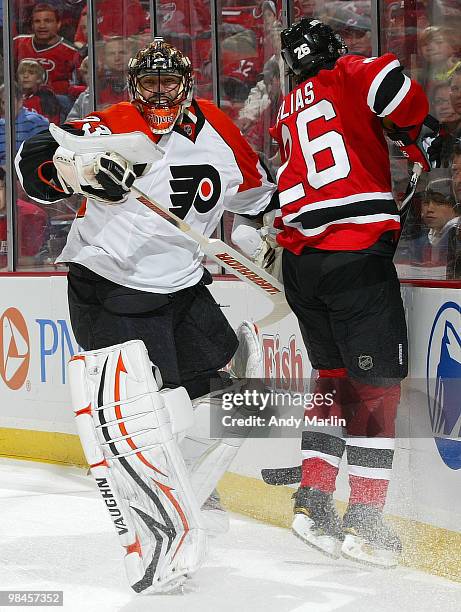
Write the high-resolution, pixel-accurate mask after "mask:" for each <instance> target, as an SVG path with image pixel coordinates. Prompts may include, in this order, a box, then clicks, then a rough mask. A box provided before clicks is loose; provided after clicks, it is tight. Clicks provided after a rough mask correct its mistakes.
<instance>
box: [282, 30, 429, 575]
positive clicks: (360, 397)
mask: <svg viewBox="0 0 461 612" xmlns="http://www.w3.org/2000/svg"><path fill="white" fill-rule="evenodd" d="M281 39H282V55H283V58H284V60H285V62H286V64H287V66H288V69H289V71H290V73H291V74H292V75H293V77H294V80H295V83H296V87H295V88H294V89H293V91H291V92H290V93H289V94H288V95H286V96H285V99H284V101H283V103H282V105H281V107H280V110H279V114H278V118H277V122H276V125H275V126H274V128H273V129H272V132H273V136H274V137H275V138H276V139H277V141H278V143H279V146H280V153H281V162H282V164H281V167H280V169H279V171H278V177H277V179H278V187H279V194H280V205H281V213H282V217H281V227H282V231H281V232H280V234H279V235H278V242H279V244H280V245H281V246H283V247H284V253H283V277H284V284H285V291H286V297H287V300H288V302H289V304H290V306H291V308H292V310H293V312H294V313H295V315H296V316H297V318H298V321H299V325H300V328H301V332H302V335H303V339H304V342H305V345H306V349H307V352H308V355H309V358H310V361H311V363H312V366H313V367H314V368H315V369H316V370H318V379H317V381H316V389H315V391H316V392H318V393H322V394H326V393H333V396H334V398H335V399H334V404H333V406H328V405H325V406H324V407H322V408H321V409H319V413H318V414H317V416H320V417H323V418H325V417H326V416H337V417H341V418H345V419H346V422H347V427H346V432H345V433H346V437H347V442H346V439H345V438H344V437H343V431H342V430H341V428H339V430H338V429H336V430H331V429H328V430H316V431H304V432H303V438H302V456H303V463H302V480H301V486H300V488H299V489H298V491H297V493H296V495H295V517H294V522H293V530H294V532H295V533H296V534H297V535H298V536H299V537H301V538H302V539H303V540H304V541H306V542H307V543H308V544H311V545H313V546H314V547H317V548H319V549H321V550H323V551H324V552H326V553H327V554H330V555H332V556H339V554H341V553H342V554H343V555H345V556H347V557H351V558H354V559H357V560H361V561H366V562H369V563H373V564H376V565H384V566H392V565H395V564H396V562H397V559H398V556H399V554H400V552H401V544H400V540H399V538H398V537H397V535H396V534H395V533H393V531H392V530H391V528H390V527H389V526H388V525H386V523H384V522H383V514H382V510H383V506H384V503H385V499H386V493H387V488H388V483H389V477H390V474H391V469H392V459H393V452H394V451H393V449H394V436H395V431H394V422H395V416H396V412H397V406H398V403H399V397H400V381H401V380H402V379H403V378H405V376H406V375H407V335H406V324H405V316H404V310H403V305H402V300H401V296H400V287H399V281H398V279H397V275H396V271H395V268H394V265H393V262H392V256H393V253H394V250H395V246H396V240H397V237H398V234H399V229H400V221H399V213H398V209H397V206H396V204H395V202H394V199H393V196H392V189H391V174H390V164H389V156H388V147H387V144H386V140H385V138H384V134H383V122H385V125H386V126H387V128H388V135H389V136H390V138H392V139H393V140H394V141H396V143H398V145H399V146H400V147H401V148H402V151H403V152H404V154H405V155H406V156H407V157H408V158H409V159H410V160H412V161H414V162H419V163H420V164H421V165H422V166H423V168H424V169H425V170H428V169H429V165H428V162H427V160H426V156H425V153H424V151H423V150H422V149H421V148H420V146H419V141H418V138H419V135H420V131H421V125H422V123H423V120H424V119H425V117H426V115H427V113H428V102H427V99H426V95H425V94H424V92H423V90H422V88H421V87H420V86H419V85H418V84H417V83H415V82H414V81H411V80H410V79H409V78H408V77H407V76H406V75H405V74H404V73H403V67H402V66H401V65H400V63H399V61H398V59H397V58H396V57H395V56H394V55H392V54H391V53H388V54H386V55H383V56H382V57H372V58H365V59H364V58H363V57H360V56H354V55H346V53H347V48H346V46H345V44H344V41H343V40H342V38H341V37H340V36H339V35H338V34H337V33H335V32H334V31H333V30H332V29H331V28H330V27H329V26H326V25H324V24H323V23H321V22H320V21H318V20H317V19H306V18H305V19H302V20H300V21H299V22H298V23H295V24H294V25H293V26H292V27H290V28H288V29H286V30H284V31H283V32H282V33H281ZM326 404H327V402H326ZM307 414H308V415H309V416H310V417H312V416H316V415H315V414H314V413H313V412H312V411H310V412H309V413H307ZM344 451H346V455H347V462H348V466H349V484H350V498H349V505H348V508H347V510H346V513H345V515H344V517H343V518H342V519H341V518H340V517H339V516H338V514H337V511H336V508H335V505H334V502H333V497H332V494H333V492H334V490H335V481H336V476H337V473H338V468H339V464H340V461H341V458H342V456H343V454H344Z"/></svg>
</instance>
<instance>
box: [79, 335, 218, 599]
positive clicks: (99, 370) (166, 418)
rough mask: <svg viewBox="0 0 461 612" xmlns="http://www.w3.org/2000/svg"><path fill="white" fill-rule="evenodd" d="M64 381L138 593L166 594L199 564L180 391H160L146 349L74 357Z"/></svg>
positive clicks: (133, 344)
mask: <svg viewBox="0 0 461 612" xmlns="http://www.w3.org/2000/svg"><path fill="white" fill-rule="evenodd" d="M69 381H70V387H71V394H72V404H73V408H74V411H75V416H76V421H77V427H78V432H79V435H80V439H81V442H82V446H83V450H84V452H85V456H86V459H87V461H88V463H89V465H90V468H91V472H92V474H93V476H94V478H95V479H96V482H97V484H98V488H99V491H100V493H101V495H102V497H103V500H104V502H105V504H106V506H107V508H108V510H109V513H110V515H111V518H112V521H113V523H114V526H115V528H116V530H117V533H118V535H119V538H120V543H121V545H122V546H123V547H124V548H125V569H126V573H127V576H128V580H129V583H130V585H131V587H132V588H133V589H134V590H135V591H136V592H138V593H140V592H144V593H149V592H153V593H158V592H160V593H161V592H167V591H169V590H172V589H174V588H176V587H178V586H180V585H181V584H182V582H183V581H184V580H185V579H186V575H188V574H191V573H192V572H194V571H195V570H196V569H197V568H198V567H199V566H200V565H201V563H202V562H203V559H204V557H205V551H206V536H205V531H204V529H203V526H202V523H201V515H200V508H199V506H198V503H197V499H196V496H195V494H194V492H193V490H192V487H191V484H190V481H189V477H188V474H187V469H186V466H185V464H184V461H183V458H182V455H181V452H180V450H179V448H178V444H177V442H176V437H177V436H178V435H180V432H181V431H184V430H186V429H188V428H189V427H190V426H191V424H192V405H191V402H190V399H189V396H188V395H187V392H186V390H185V389H184V388H183V387H179V388H177V389H161V382H160V375H159V374H158V375H156V377H155V378H154V375H153V373H152V364H151V362H150V360H149V357H148V354H147V350H146V348H145V346H144V343H143V342H142V341H140V340H133V341H129V342H126V343H124V344H119V345H115V346H111V347H108V348H105V349H101V350H96V351H88V352H85V353H80V354H78V355H75V356H74V357H73V358H72V359H71V361H70V363H69Z"/></svg>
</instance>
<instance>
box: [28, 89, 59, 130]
mask: <svg viewBox="0 0 461 612" xmlns="http://www.w3.org/2000/svg"><path fill="white" fill-rule="evenodd" d="M22 105H23V106H24V108H28V109H29V110H34V111H35V112H36V113H38V114H39V115H43V116H44V117H46V118H47V119H48V121H50V122H53V123H57V124H59V122H60V120H61V108H60V106H59V101H58V99H57V98H56V96H55V94H54V93H53V92H52V91H51V89H49V88H48V87H40V88H39V89H38V91H37V92H36V93H34V94H31V95H29V96H27V95H25V96H24V97H23V99H22Z"/></svg>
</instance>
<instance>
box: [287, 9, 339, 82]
mask: <svg viewBox="0 0 461 612" xmlns="http://www.w3.org/2000/svg"><path fill="white" fill-rule="evenodd" d="M280 38H281V41H282V57H283V59H284V61H285V63H286V64H287V66H288V68H289V72H290V73H291V74H294V75H295V77H298V78H297V80H298V81H299V80H301V79H302V78H308V77H310V76H314V75H315V74H317V72H318V71H319V70H320V69H321V68H323V67H327V66H328V65H329V64H331V63H332V62H334V61H335V60H337V59H338V57H339V56H340V55H344V54H345V53H347V47H346V43H345V42H344V40H343V39H342V37H341V36H340V35H339V34H337V33H336V32H334V31H333V30H332V29H331V28H330V26H328V25H325V24H324V23H322V22H321V21H319V20H318V19H307V18H304V19H301V20H300V21H298V22H297V23H294V24H293V25H292V26H291V27H289V28H287V29H286V30H283V31H282V32H281V33H280Z"/></svg>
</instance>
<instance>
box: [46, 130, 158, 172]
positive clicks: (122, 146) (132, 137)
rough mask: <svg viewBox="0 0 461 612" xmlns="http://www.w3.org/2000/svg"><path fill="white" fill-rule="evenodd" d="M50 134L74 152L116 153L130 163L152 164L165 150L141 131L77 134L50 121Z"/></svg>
mask: <svg viewBox="0 0 461 612" xmlns="http://www.w3.org/2000/svg"><path fill="white" fill-rule="evenodd" d="M49 130H50V134H51V135H52V136H53V138H54V139H55V140H56V142H57V143H58V144H60V145H61V146H62V147H64V148H66V149H69V151H73V152H74V153H79V154H84V153H94V154H97V153H118V154H119V155H121V156H122V157H123V158H124V159H126V160H127V161H129V162H131V163H132V164H152V163H154V162H156V161H159V160H160V159H162V157H163V156H164V154H165V151H164V150H163V149H162V148H161V147H159V146H158V145H156V144H155V142H153V141H152V140H150V139H149V137H148V136H146V134H143V133H142V132H131V133H130V134H107V135H103V136H94V135H92V136H77V135H75V134H71V133H70V132H66V130H63V129H62V128H60V127H58V126H57V125H55V124H54V123H50V127H49Z"/></svg>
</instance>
